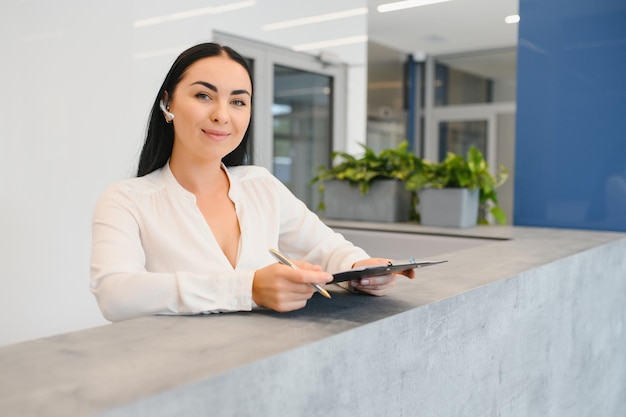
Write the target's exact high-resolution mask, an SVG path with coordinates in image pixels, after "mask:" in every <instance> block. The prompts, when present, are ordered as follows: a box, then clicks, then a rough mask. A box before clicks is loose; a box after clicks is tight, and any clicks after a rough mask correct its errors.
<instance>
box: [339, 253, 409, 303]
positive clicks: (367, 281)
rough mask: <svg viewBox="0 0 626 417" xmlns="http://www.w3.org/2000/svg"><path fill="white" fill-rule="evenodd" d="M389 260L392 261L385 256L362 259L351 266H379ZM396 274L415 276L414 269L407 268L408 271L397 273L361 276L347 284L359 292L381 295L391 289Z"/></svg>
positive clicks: (394, 282)
mask: <svg viewBox="0 0 626 417" xmlns="http://www.w3.org/2000/svg"><path fill="white" fill-rule="evenodd" d="M389 262H393V261H392V260H391V259H385V258H370V259H364V260H362V261H358V262H355V263H354V265H352V267H353V268H358V267H363V266H381V265H387V264H388V263H389ZM397 275H404V276H406V277H408V278H410V279H413V278H414V277H415V271H414V270H413V269H409V270H408V271H403V272H400V273H397V274H389V275H381V276H378V277H368V278H361V279H359V280H353V281H350V283H349V285H350V287H351V288H353V289H355V290H357V291H359V292H364V293H367V294H371V295H377V296H381V295H385V294H387V293H388V292H389V291H391V289H392V288H393V287H394V285H395V284H396V276H397Z"/></svg>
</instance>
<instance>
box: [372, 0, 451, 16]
mask: <svg viewBox="0 0 626 417" xmlns="http://www.w3.org/2000/svg"><path fill="white" fill-rule="evenodd" d="M446 1H450V0H404V1H395V2H393V3H386V4H381V5H380V6H378V7H377V8H376V10H378V12H379V13H387V12H395V11H396V10H403V9H410V8H412V7H420V6H428V5H429V4H436V3H444V2H446Z"/></svg>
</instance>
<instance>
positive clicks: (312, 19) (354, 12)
mask: <svg viewBox="0 0 626 417" xmlns="http://www.w3.org/2000/svg"><path fill="white" fill-rule="evenodd" d="M367 12H368V9H367V7H359V8H357V9H350V10H344V11H343V12H335V13H328V14H320V15H317V16H309V17H303V18H300V19H292V20H285V21H282V22H276V23H269V24H267V25H263V26H261V29H263V30H276V29H285V28H290V27H294V26H303V25H310V24H313V23H320V22H327V21H329V20H338V19H345V18H348V17H354V16H361V15H364V14H367Z"/></svg>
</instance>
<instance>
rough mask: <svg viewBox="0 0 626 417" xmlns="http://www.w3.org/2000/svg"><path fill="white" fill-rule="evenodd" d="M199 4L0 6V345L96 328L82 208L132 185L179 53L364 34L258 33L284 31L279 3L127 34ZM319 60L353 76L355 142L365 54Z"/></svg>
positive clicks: (361, 123)
mask: <svg viewBox="0 0 626 417" xmlns="http://www.w3.org/2000/svg"><path fill="white" fill-rule="evenodd" d="M231 3H232V2H231ZM309 3H310V4H309ZM365 4H366V2H365V0H331V1H329V0H324V1H317V2H302V4H300V5H299V8H298V11H297V12H298V13H299V16H306V15H307V14H323V13H329V12H331V11H337V10H347V9H351V8H355V7H362V6H364V5H365ZM206 6H207V2H206V1H202V0H185V1H179V2H172V1H163V0H159V1H148V0H141V1H140V0H135V1H133V2H127V1H124V0H116V1H100V2H97V1H82V0H65V1H54V2H49V1H45V0H21V1H13V2H10V3H9V4H3V6H2V13H1V14H0V40H2V42H0V62H1V65H0V80H2V94H1V100H0V245H1V247H0V249H1V250H0V280H1V281H0V305H1V306H2V309H3V314H2V315H1V316H0V345H4V344H10V343H15V342H19V341H23V340H29V339H34V338H39V337H44V336H48V335H53V334H59V333H64V332H69V331H74V330H78V329H83V328H89V327H93V326H98V325H103V324H106V323H107V322H106V321H105V320H104V319H103V318H102V316H101V315H100V312H99V310H98V308H97V305H96V302H95V299H94V297H93V296H92V295H91V293H90V292H89V287H88V283H89V256H90V245H91V234H90V233H91V232H90V230H91V214H92V210H93V206H94V204H95V201H96V199H97V198H98V196H99V195H100V193H101V192H102V191H103V190H104V188H105V187H106V186H107V185H108V184H109V183H111V182H113V181H116V180H119V179H122V178H126V177H130V176H133V172H134V170H135V166H136V160H137V156H138V152H139V149H140V147H141V144H142V140H143V137H142V136H143V131H144V126H145V123H146V121H147V114H148V110H149V108H150V104H151V103H152V100H153V99H154V95H155V94H156V93H157V90H158V87H159V86H160V84H161V82H162V80H163V78H164V77H165V73H166V71H167V70H168V68H169V66H170V65H171V62H172V61H173V60H174V58H175V57H176V55H177V54H178V53H180V52H182V50H183V49H185V48H187V47H189V46H191V45H193V44H195V43H198V42H202V41H207V40H210V39H211V36H212V31H213V30H220V31H223V32H227V33H232V34H236V35H238V36H243V37H246V36H248V37H251V38H254V39H256V40H260V41H265V42H272V43H280V42H281V39H283V40H284V39H288V41H289V42H291V44H299V43H305V42H313V41H319V40H327V39H333V38H335V37H346V36H355V35H358V34H362V35H365V31H366V26H367V16H366V15H362V16H359V17H357V18H351V19H344V20H342V21H336V22H334V23H333V24H330V23H327V24H324V26H323V28H317V29H315V28H312V27H308V28H299V29H293V31H292V32H290V33H288V34H287V33H285V32H284V31H282V32H281V31H274V32H271V33H264V32H262V31H261V30H260V29H259V27H260V25H261V24H262V23H264V22H267V23H270V22H276V21H281V20H283V19H286V18H288V16H287V13H289V11H288V10H286V9H292V8H291V7H290V8H287V7H284V4H283V2H282V0H266V1H262V0H258V1H257V5H256V6H255V7H252V8H249V9H242V10H241V11H238V12H231V13H223V14H220V15H219V16H217V17H216V16H211V15H203V16H199V17H194V18H188V19H182V20H175V21H170V22H167V23H162V24H158V25H154V26H148V27H141V28H135V27H133V22H134V21H135V20H137V19H143V18H148V17H154V16H163V15H167V14H169V13H172V12H174V11H178V10H191V9H196V8H199V7H206ZM300 6H302V7H300ZM314 8H316V9H317V10H314ZM292 12H293V11H292ZM291 44H290V45H284V46H291ZM329 51H331V52H334V53H336V54H338V55H339V56H340V57H341V58H342V59H343V60H344V61H345V62H348V63H349V64H350V65H351V68H352V70H351V72H353V73H354V74H355V78H354V80H352V81H350V80H349V81H348V83H349V86H350V93H349V94H350V95H351V97H349V98H348V106H349V109H350V117H349V126H348V132H349V133H348V135H349V137H350V140H351V141H362V140H364V139H361V138H364V137H365V106H364V104H363V105H361V104H360V103H365V100H364V99H363V97H364V96H365V81H364V80H365V79H366V77H365V76H364V71H365V62H366V56H365V55H366V48H364V47H363V45H356V46H343V47H337V48H331V49H329ZM355 51H356V52H357V53H356V54H355ZM314 52H315V51H312V53H314ZM355 84H356V87H355ZM359 84H362V85H363V90H360V89H359V87H358V85H359ZM352 96H353V97H352Z"/></svg>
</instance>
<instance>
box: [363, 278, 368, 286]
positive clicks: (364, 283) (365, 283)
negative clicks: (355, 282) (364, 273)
mask: <svg viewBox="0 0 626 417" xmlns="http://www.w3.org/2000/svg"><path fill="white" fill-rule="evenodd" d="M369 283H370V280H369V279H367V278H364V279H362V280H361V285H367V284H369Z"/></svg>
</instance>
